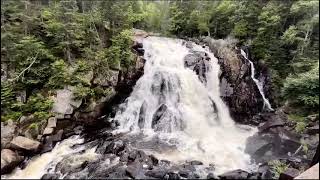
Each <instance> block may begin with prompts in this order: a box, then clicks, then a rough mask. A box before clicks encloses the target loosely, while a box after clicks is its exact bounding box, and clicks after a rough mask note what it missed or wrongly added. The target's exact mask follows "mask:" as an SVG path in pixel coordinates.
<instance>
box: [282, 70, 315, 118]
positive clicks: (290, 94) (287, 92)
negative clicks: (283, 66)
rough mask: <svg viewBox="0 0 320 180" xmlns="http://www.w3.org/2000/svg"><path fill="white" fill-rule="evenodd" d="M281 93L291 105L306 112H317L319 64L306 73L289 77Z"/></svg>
mask: <svg viewBox="0 0 320 180" xmlns="http://www.w3.org/2000/svg"><path fill="white" fill-rule="evenodd" d="M282 93H283V96H284V97H286V98H287V99H288V100H289V101H290V103H291V104H292V105H295V106H299V107H302V108H303V109H305V110H306V111H308V112H318V108H319V64H318V65H317V66H316V67H314V68H313V69H312V70H310V71H308V72H305V73H301V74H298V75H296V76H289V77H288V78H287V79H286V81H285V83H284V88H283V91H282Z"/></svg>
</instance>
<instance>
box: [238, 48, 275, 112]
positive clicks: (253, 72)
mask: <svg viewBox="0 0 320 180" xmlns="http://www.w3.org/2000/svg"><path fill="white" fill-rule="evenodd" d="M241 55H242V56H243V57H244V58H245V59H246V60H248V62H249V63H250V68H251V78H252V80H253V81H254V83H255V84H256V85H257V87H258V89H259V92H260V94H261V96H262V98H263V108H264V107H265V106H267V108H268V110H270V111H274V109H273V108H272V107H271V104H270V102H269V100H268V99H267V98H266V96H265V95H264V92H263V84H262V83H261V82H260V81H259V80H258V79H256V78H255V77H254V75H255V69H254V65H253V62H252V61H250V60H249V58H248V56H247V54H246V53H245V52H244V51H243V50H242V49H241Z"/></svg>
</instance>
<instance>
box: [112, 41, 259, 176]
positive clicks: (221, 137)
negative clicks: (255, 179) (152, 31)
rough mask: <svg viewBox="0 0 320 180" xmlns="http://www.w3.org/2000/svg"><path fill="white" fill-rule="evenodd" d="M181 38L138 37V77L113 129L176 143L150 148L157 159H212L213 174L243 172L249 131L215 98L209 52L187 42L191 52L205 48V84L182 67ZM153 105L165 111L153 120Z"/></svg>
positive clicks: (213, 65) (216, 70)
mask: <svg viewBox="0 0 320 180" xmlns="http://www.w3.org/2000/svg"><path fill="white" fill-rule="evenodd" d="M182 42H183V41H182V40H179V39H170V38H163V37H148V38H146V39H144V41H143V46H144V49H145V59H146V64H145V71H144V75H143V76H142V77H141V78H140V79H139V80H138V82H137V84H136V86H135V87H134V90H133V92H132V93H131V95H130V97H129V98H128V99H127V100H126V103H124V104H123V105H122V107H121V108H120V109H121V111H119V112H118V113H117V114H116V116H115V118H114V119H115V120H118V121H119V122H120V127H119V130H117V131H116V132H115V133H117V132H128V131H131V133H137V132H143V133H144V134H146V135H149V136H158V137H160V139H162V140H164V141H166V142H167V143H169V144H171V145H175V146H176V150H175V151H169V152H161V153H159V152H154V151H153V152H152V153H154V154H156V155H157V156H158V157H159V158H164V159H168V160H171V161H174V162H183V161H185V160H200V161H202V162H204V163H205V164H209V163H213V164H215V167H216V170H215V172H216V173H222V172H225V171H227V170H233V169H238V168H242V169H247V170H248V168H250V157H249V156H248V155H247V154H245V153H244V148H245V143H246V139H247V137H248V136H250V135H252V134H253V133H254V132H255V129H251V128H250V129H243V128H241V127H239V126H236V125H235V124H234V122H233V120H232V119H231V117H230V115H229V112H228V108H227V106H226V105H225V104H224V103H223V101H222V99H221V98H220V94H219V92H220V91H219V77H218V74H219V70H220V68H219V65H218V62H217V59H216V58H215V57H214V55H213V54H212V53H211V52H209V50H208V49H204V48H202V47H201V46H199V45H196V44H193V50H194V51H202V52H206V53H207V54H208V55H209V57H210V59H211V60H210V61H209V67H208V71H207V73H206V77H207V83H206V85H205V84H203V83H201V81H200V80H199V79H198V76H197V75H196V73H195V72H194V71H192V70H190V69H188V68H186V67H184V57H185V56H186V55H187V54H189V53H190V52H189V49H188V48H187V47H186V46H184V45H183V43H182ZM213 103H214V105H213ZM214 106H215V107H214ZM164 107H165V108H164ZM159 109H165V112H164V113H163V114H162V116H161V117H160V118H159V119H158V120H157V122H156V123H155V122H154V121H155V118H154V114H155V113H156V114H157V113H158V111H159ZM157 153H158V154H157Z"/></svg>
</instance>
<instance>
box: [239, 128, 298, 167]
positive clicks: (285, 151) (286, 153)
mask: <svg viewBox="0 0 320 180" xmlns="http://www.w3.org/2000/svg"><path fill="white" fill-rule="evenodd" d="M300 146H301V142H300V138H299V135H297V134H294V133H292V132H290V131H287V130H286V129H285V128H284V127H273V128H270V129H269V130H268V131H264V132H260V133H256V134H254V135H253V136H251V137H249V138H248V139H247V144H246V149H245V151H246V153H248V154H250V155H251V158H252V159H254V160H255V162H256V163H265V162H269V161H271V160H276V159H281V158H282V159H285V158H287V159H289V158H290V157H291V156H290V155H292V154H295V152H296V151H297V150H298V148H299V147H300ZM301 153H303V151H299V153H297V154H296V155H303V154H301Z"/></svg>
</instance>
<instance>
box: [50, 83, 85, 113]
mask: <svg viewBox="0 0 320 180" xmlns="http://www.w3.org/2000/svg"><path fill="white" fill-rule="evenodd" d="M73 89H74V87H71V86H68V87H65V88H64V89H60V90H57V95H56V96H55V97H53V101H54V104H53V107H52V112H53V113H56V114H59V115H60V116H57V117H60V118H62V119H63V118H64V117H65V116H66V115H71V114H73V111H74V109H76V108H79V107H80V105H81V103H82V101H81V100H75V99H74V95H73V92H72V91H73Z"/></svg>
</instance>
